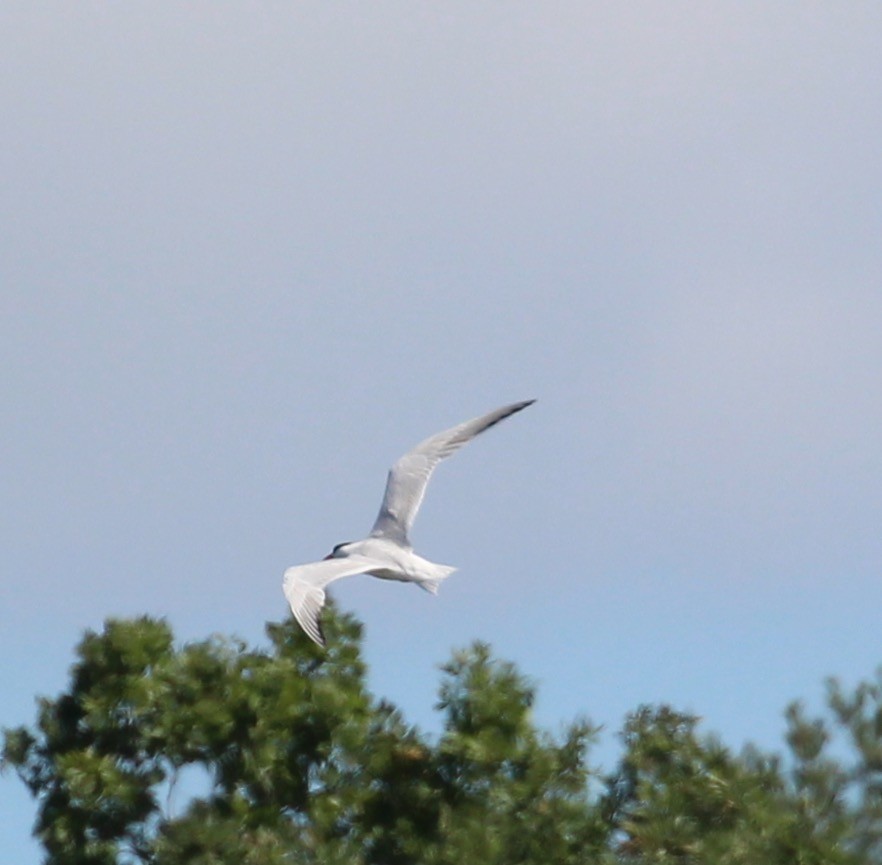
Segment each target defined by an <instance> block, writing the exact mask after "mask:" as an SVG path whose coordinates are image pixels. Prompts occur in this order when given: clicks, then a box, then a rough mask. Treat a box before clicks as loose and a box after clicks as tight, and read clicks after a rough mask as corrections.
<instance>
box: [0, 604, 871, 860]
mask: <svg viewBox="0 0 882 865" xmlns="http://www.w3.org/2000/svg"><path fill="white" fill-rule="evenodd" d="M325 622H326V633H327V636H328V648H327V649H326V650H322V649H320V648H318V647H317V646H316V645H315V644H314V643H312V642H311V641H310V640H309V639H308V638H306V637H305V635H304V634H303V633H302V632H301V631H300V630H299V628H297V626H296V625H295V624H293V622H291V621H289V622H285V623H282V624H269V625H268V626H267V634H268V637H269V646H268V647H266V648H253V647H248V646H246V645H245V644H244V643H242V642H241V641H236V640H230V639H223V638H219V637H213V638H211V639H208V640H204V641H201V642H195V643H191V644H189V645H185V646H183V647H176V646H175V643H174V639H173V635H172V632H171V630H170V628H169V627H168V625H167V624H166V623H165V622H164V621H161V620H156V619H151V618H140V619H135V620H128V621H114V620H111V621H108V622H107V623H106V624H105V627H104V629H103V630H102V631H101V632H100V633H93V632H87V633H86V635H85V636H84V638H83V639H82V641H81V643H80V644H79V646H78V647H77V659H76V662H75V664H74V666H73V668H72V671H71V678H70V683H69V687H68V688H67V690H66V691H65V692H64V693H62V694H61V695H59V696H58V697H57V698H56V699H54V700H49V699H43V700H41V701H40V705H39V713H38V718H37V722H36V724H35V726H34V727H33V728H27V727H20V728H17V729H14V730H7V731H5V741H4V749H3V763H4V765H5V766H9V767H12V768H14V769H15V771H17V772H18V774H19V775H20V777H21V778H22V779H23V781H24V782H25V783H26V784H27V785H28V787H29V788H30V790H31V792H32V793H33V794H34V796H35V797H36V799H37V802H38V817H37V823H36V827H35V832H36V834H37V836H38V837H39V839H40V841H41V842H42V844H43V846H44V848H45V850H46V854H47V862H48V863H52V865H68V863H71V865H72V863H77V865H110V863H114V865H127V863H149V865H179V863H188V865H226V863H237V865H241V863H244V865H252V863H253V865H257V863H260V865H281V863H286V865H292V863H293V865H300V863H322V865H337V863H347V865H352V863H355V865H381V863H382V865H411V863H413V865H463V863H465V865H471V863H481V865H538V863H542V865H587V863H592V865H649V863H678V865H687V863H689V865H692V863H695V865H697V863H701V865H748V863H749V865H785V863H786V865H821V863H823V865H851V863H873V862H882V673H880V676H879V678H878V680H877V681H876V682H875V683H870V684H864V685H861V686H859V687H858V688H857V689H856V690H855V691H854V692H853V693H846V692H845V691H844V689H842V688H841V687H840V686H839V685H838V684H836V683H835V682H831V683H830V684H829V686H828V707H829V708H828V713H827V717H824V718H814V719H811V718H807V717H806V715H805V712H804V710H803V709H802V708H801V707H800V706H799V705H798V704H794V705H792V706H791V707H790V708H789V709H788V710H787V723H788V729H787V745H788V752H787V754H786V755H784V756H779V755H769V754H763V753H760V752H759V751H758V750H756V749H754V748H748V749H746V750H744V751H743V752H742V753H740V754H734V753H732V752H731V751H730V750H729V749H727V748H726V747H725V746H724V745H723V744H722V743H720V742H719V741H718V740H716V739H715V738H714V737H712V736H707V735H702V734H701V733H700V732H699V730H698V721H697V719H696V718H695V717H694V716H691V715H687V714H683V713H680V712H677V711H676V710H674V709H672V708H670V707H667V706H658V707H648V706H647V707H641V708H639V709H638V710H637V711H635V712H634V713H633V714H631V715H630V716H629V717H628V718H627V719H626V722H625V725H624V729H623V732H622V741H623V752H622V756H621V758H620V760H619V762H618V765H617V766H616V767H615V770H614V771H613V772H612V773H611V774H610V775H609V776H608V777H606V778H605V779H603V778H602V777H601V776H600V775H599V774H597V773H596V772H594V771H592V770H590V769H589V767H588V764H587V750H588V746H589V744H590V742H591V739H592V737H593V735H594V732H595V731H594V729H593V728H592V727H591V725H590V724H589V723H588V722H586V721H577V722H575V723H573V724H571V725H570V726H569V727H567V728H566V729H565V730H564V731H563V733H562V734H561V735H560V736H559V737H555V736H551V735H550V734H548V733H547V732H545V731H542V730H540V729H538V728H537V727H536V725H535V724H534V722H533V720H532V717H531V707H532V704H533V700H534V695H535V692H534V689H533V687H532V685H531V684H530V683H529V682H528V681H527V680H526V679H525V677H524V676H523V675H522V674H521V673H520V672H519V671H518V670H517V669H516V668H515V667H514V666H513V665H512V664H510V663H506V662H503V661H500V660H497V659H495V658H493V656H492V654H491V652H490V649H489V647H488V646H487V645H485V644H482V643H475V644H474V645H473V646H471V647H470V648H468V649H466V650H463V651H461V652H457V653H455V654H454V656H453V658H452V659H451V661H450V662H449V663H448V664H447V665H445V666H444V667H443V668H442V680H441V685H440V691H439V697H440V699H439V709H440V710H441V712H442V717H443V730H442V732H441V734H440V735H439V736H437V737H434V738H432V739H430V738H429V737H427V736H426V735H425V734H423V733H421V732H420V731H419V730H417V729H415V728H414V727H413V726H412V725H409V724H408V723H407V722H406V720H405V719H404V718H403V717H402V715H401V713H400V712H399V711H398V710H397V709H395V707H394V706H392V705H390V704H389V703H388V702H386V701H384V700H380V699H377V698H376V697H374V696H373V695H371V694H370V693H369V692H368V690H367V688H366V685H365V668H364V664H363V663H362V661H361V658H360V654H359V639H360V630H361V629H360V626H359V625H358V623H357V622H356V621H355V620H354V619H353V618H352V617H350V616H346V615H339V614H337V613H336V611H335V610H334V608H333V605H331V606H329V607H328V608H327V612H326V618H325ZM834 751H835V753H836V754H837V755H838V759H834V758H833V757H832V756H831V753H832V752H834ZM843 755H846V756H843ZM194 771H195V772H197V773H200V774H201V777H202V778H203V779H204V782H205V783H204V786H205V788H206V789H205V791H204V792H200V793H198V794H197V793H194V792H192V791H190V792H189V793H188V796H187V797H185V800H184V807H183V808H182V809H181V810H180V811H176V810H175V809H173V808H172V807H171V804H170V803H171V802H172V801H173V800H174V799H175V798H176V797H175V796H173V795H171V794H172V792H173V791H174V789H175V787H176V785H177V784H178V783H179V779H180V778H181V777H182V775H183V776H186V775H187V773H188V772H189V773H192V772H194Z"/></svg>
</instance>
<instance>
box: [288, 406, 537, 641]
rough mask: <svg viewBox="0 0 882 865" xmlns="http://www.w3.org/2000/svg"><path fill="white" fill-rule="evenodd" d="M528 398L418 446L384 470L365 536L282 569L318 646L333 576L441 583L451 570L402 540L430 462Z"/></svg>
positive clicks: (429, 587)
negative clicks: (382, 491) (319, 557)
mask: <svg viewBox="0 0 882 865" xmlns="http://www.w3.org/2000/svg"><path fill="white" fill-rule="evenodd" d="M533 402H534V400H527V401H525V402H518V403H513V404H511V405H507V406H503V407H502V408H499V409H496V410H495V411H492V412H488V413H487V414H485V415H482V416H481V417H478V418H475V419H474V420H470V421H466V422H465V423H462V424H459V425H458V426H455V427H453V428H452V429H449V430H444V431H443V432H440V433H436V434H435V435H433V436H431V437H430V438H427V439H426V440H425V441H423V442H421V443H420V444H418V445H417V446H416V447H415V448H414V449H413V450H411V451H408V452H407V453H406V454H405V455H404V456H403V457H401V459H399V460H398V461H397V462H396V463H395V465H394V466H392V468H391V469H390V471H389V478H388V480H387V482H386V492H385V494H384V495H383V503H382V505H381V506H380V512H379V514H378V515H377V519H376V522H375V523H374V527H373V529H372V530H371V533H370V535H369V536H368V537H367V538H365V539H364V540H361V541H348V542H346V543H342V544H337V546H335V547H334V549H333V550H332V552H331V553H330V555H328V556H326V557H325V558H324V559H322V560H321V561H320V562H311V563H310V564H306V565H296V566H294V567H292V568H288V570H287V571H285V579H284V584H283V588H284V592H285V597H286V598H287V599H288V603H289V604H290V605H291V611H292V612H293V613H294V616H295V618H296V619H297V621H298V622H299V623H300V625H301V627H302V628H303V630H304V631H306V633H307V634H308V635H309V637H310V638H311V639H313V640H314V641H315V642H316V643H318V644H319V645H324V638H323V636H322V631H321V624H320V621H319V616H320V614H321V609H322V606H323V604H324V602H325V591H324V589H325V586H326V585H328V583H331V582H333V581H334V580H339V579H341V578H343V577H348V576H353V575H355V574H370V575H371V576H374V577H379V578H380V579H382V580H398V581H399V582H403V583H416V584H417V585H418V586H419V587H420V588H422V589H425V590H426V591H427V592H431V593H432V594H435V593H436V592H437V591H438V586H439V585H440V583H441V581H442V580H444V579H445V578H446V577H448V576H450V574H452V573H453V572H454V571H455V570H456V568H453V567H450V566H449V565H439V564H436V563H435V562H430V561H429V560H428V559H424V558H422V556H418V555H417V554H416V553H415V552H414V551H413V548H412V547H411V545H410V540H409V538H408V532H409V530H410V527H411V525H413V521H414V518H415V517H416V514H417V511H418V510H419V507H420V504H421V503H422V500H423V496H424V494H425V491H426V486H427V484H428V482H429V478H430V477H431V475H432V472H433V470H434V469H435V466H436V465H437V464H438V463H439V462H441V460H442V459H444V458H445V457H448V456H450V454H452V453H454V451H456V450H458V449H459V448H461V447H462V446H463V445H464V444H466V443H467V442H469V441H471V440H472V439H473V438H474V437H475V436H476V435H479V434H480V433H482V432H484V430H487V429H489V428H490V427H491V426H494V425H495V424H497V423H499V421H501V420H504V419H505V418H507V417H509V416H510V415H513V414H514V413H515V412H519V411H521V409H524V408H526V407H527V406H528V405H532V403H533Z"/></svg>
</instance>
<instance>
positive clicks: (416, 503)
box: [371, 399, 535, 546]
mask: <svg viewBox="0 0 882 865" xmlns="http://www.w3.org/2000/svg"><path fill="white" fill-rule="evenodd" d="M534 402H535V400H532V399H529V400H524V401H523V402H515V403H512V404H511V405H507V406H503V407H502V408H498V409H496V410H495V411H491V412H488V413H487V414H485V415H481V417H476V418H474V419H473V420H468V421H466V422H465V423H461V424H459V425H458V426H455V427H453V428H451V429H448V430H444V431H443V432H439V433H435V435H433V436H431V437H429V438H427V439H426V440H425V441H423V442H420V444H418V445H417V446H416V447H415V448H414V449H413V450H411V451H408V453H406V454H405V455H404V456H403V457H401V459H399V460H398V462H396V463H395V465H394V466H392V468H391V469H390V471H389V478H388V480H387V481H386V492H385V494H384V496H383V504H382V505H381V506H380V513H379V514H378V515H377V520H376V522H375V523H374V527H373V529H372V530H371V536H372V537H375V538H377V537H380V538H389V539H390V540H393V541H396V542H397V543H399V544H403V545H405V546H408V545H409V541H408V537H407V536H408V532H409V531H410V527H411V526H412V525H413V521H414V518H415V517H416V515H417V511H418V510H419V508H420V504H422V501H423V496H424V495H425V493H426V486H427V484H428V483H429V478H430V477H431V476H432V472H433V471H434V470H435V466H437V465H438V463H439V462H441V460H443V459H444V458H445V457H449V456H450V455H451V454H452V453H454V452H455V451H457V450H459V448H461V447H462V446H463V445H464V444H466V443H467V442H469V441H471V440H472V439H473V438H474V437H475V436H476V435H479V434H480V433H482V432H484V430H487V429H490V427H492V426H494V425H495V424H498V423H499V422H500V421H501V420H505V418H507V417H510V416H511V415H513V414H515V412H519V411H521V409H525V408H526V407H527V406H528V405H532V404H533V403H534Z"/></svg>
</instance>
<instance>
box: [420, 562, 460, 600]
mask: <svg viewBox="0 0 882 865" xmlns="http://www.w3.org/2000/svg"><path fill="white" fill-rule="evenodd" d="M455 570H456V568H452V567H450V565H435V576H434V577H430V578H429V579H426V580H420V581H419V582H418V583H417V585H418V586H419V587H420V588H421V589H425V590H426V591H427V592H429V593H430V594H433V595H437V594H438V587H439V586H440V585H441V583H443V582H444V580H446V579H447V578H448V577H449V576H450V575H451V574H452V573H453V572H454V571H455Z"/></svg>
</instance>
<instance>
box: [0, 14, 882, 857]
mask: <svg viewBox="0 0 882 865" xmlns="http://www.w3.org/2000/svg"><path fill="white" fill-rule="evenodd" d="M619 6H620V7H621V8H618V7H619ZM0 34H2V35H0V41H2V51H0V72H2V74H0V107H2V115H3V117H4V135H3V138H4V142H3V147H2V148H0V176H2V177H3V200H4V202H5V203H6V206H5V207H4V208H3V210H2V215H0V220H2V225H0V359H2V365H3V369H4V370H5V375H4V376H2V378H0V398H2V405H3V410H4V423H3V425H2V428H0V447H2V453H3V459H2V462H0V465H2V487H3V490H4V494H3V496H2V500H0V508H2V518H0V538H2V548H3V557H2V568H3V574H2V580H0V592H2V595H0V641H2V656H3V658H4V659H5V661H4V663H3V665H2V669H0V676H2V679H0V689H2V694H3V700H2V707H0V724H3V725H7V726H8V725H14V724H19V723H30V722H31V721H32V719H33V718H34V697H35V695H36V694H49V695H52V694H55V693H57V692H58V691H59V690H60V689H61V688H62V687H63V686H64V684H65V682H66V677H67V670H68V667H69V664H70V662H71V660H72V649H73V646H74V644H75V643H76V642H77V640H78V639H79V637H80V635H81V634H82V632H83V630H84V629H85V628H87V627H91V628H97V627H100V626H101V623H102V622H103V620H104V619H105V618H106V617H107V616H126V615H136V614H142V613H150V614H153V615H157V616H166V617H168V619H169V621H170V622H171V623H172V625H173V626H174V628H175V631H176V633H177V635H178V636H179V638H180V639H182V640H187V639H198V638H203V637H205V636H206V635H208V634H209V633H212V632H220V633H235V634H238V635H240V636H242V637H244V638H246V639H247V640H251V641H262V639H263V636H262V635H263V625H264V623H265V622H266V621H267V620H276V619H278V618H280V617H282V616H284V615H286V609H285V603H284V599H283V597H282V594H281V574H282V572H283V571H284V569H285V568H286V567H287V566H288V565H291V564H295V563H298V562H302V561H310V560H313V559H314V558H316V557H318V556H320V555H323V554H324V553H325V552H326V551H327V550H328V549H330V547H331V546H332V545H333V544H334V543H336V542H338V541H341V540H346V539H349V538H353V537H359V536H360V535H361V534H363V533H364V532H365V531H366V530H367V529H368V528H369V526H370V524H371V522H372V520H373V517H374V515H375V513H376V509H377V507H378V504H379V500H380V496H381V493H382V486H383V482H384V478H385V472H386V470H387V468H388V466H389V465H390V464H391V462H392V461H393V460H394V459H395V458H396V457H397V456H398V455H399V454H400V453H401V452H403V451H404V450H406V449H407V448H408V447H410V446H411V445H413V444H414V443H415V442H417V441H419V440H420V439H421V438H423V437H425V436H426V435H428V434H430V433H432V432H434V431H436V430H438V429H441V428H444V427H446V426H449V425H451V424H453V423H456V422H458V421H460V420H463V419H465V418H468V417H472V416H474V415H476V414H480V413H482V412H484V411H487V410H489V409H491V408H494V407H496V406H498V405H501V404H503V403H506V402H510V401H514V400H517V399H524V398H533V397H535V398H537V399H538V402H537V404H536V405H535V406H533V407H532V408H530V409H529V410H528V411H526V412H524V413H523V414H521V415H518V416H517V417H516V418H513V419H512V420H511V421H508V422H506V424H504V425H502V426H500V427H498V428H496V429H494V430H493V431H492V432H490V433H488V434H487V436H486V437H482V438H481V439H480V440H478V441H477V442H475V443H474V444H472V445H471V446H470V447H469V448H467V449H466V450H464V451H463V452H462V453H460V454H458V455H457V456H456V457H455V458H454V459H453V460H451V461H450V462H449V463H446V464H445V465H443V466H442V467H441V469H440V470H439V472H438V473H437V475H436V477H435V479H434V480H433V484H432V488H431V489H430V492H429V496H428V497H427V499H426V503H425V506H424V509H423V511H422V512H421V515H420V519H419V520H418V521H417V524H416V527H415V531H414V540H415V543H416V545H417V549H418V551H419V552H420V553H422V554H423V555H426V556H427V557H429V558H432V559H435V560H438V561H441V562H445V563H449V564H454V565H457V566H458V567H459V569H460V570H459V571H458V573H457V574H455V575H454V576H453V577H452V578H451V579H450V580H449V581H448V582H447V583H446V584H445V586H444V588H443V590H442V592H441V593H440V595H439V596H438V597H437V598H431V597H429V596H428V595H426V594H425V593H423V592H419V591H416V590H415V589H413V588H412V587H408V586H401V585H396V584H387V583H384V582H380V581H377V580H370V579H369V578H355V579H352V580H347V581H343V582H342V583H340V584H338V586H337V587H335V592H334V594H335V596H336V598H337V599H338V601H339V602H340V603H341V605H343V606H344V607H345V608H347V609H351V610H353V611H355V612H356V613H357V615H358V616H359V617H360V618H361V619H362V620H363V621H364V623H365V627H366V635H365V643H364V647H365V654H366V657H367V659H368V661H369V663H370V664H371V670H372V671H371V684H372V686H373V687H374V688H375V690H376V691H378V692H379V693H382V694H385V695H387V696H389V697H391V698H392V699H393V700H395V701H396V702H397V703H399V705H401V706H402V708H403V709H404V710H405V712H406V713H407V714H408V716H409V717H411V718H413V719H414V720H416V721H418V722H419V723H420V724H422V725H424V726H425V727H427V728H430V729H431V728H432V725H433V724H435V723H436V722H435V720H434V715H433V712H432V704H433V702H434V695H435V689H436V686H437V683H438V670H437V665H438V664H439V663H442V662H443V661H445V660H446V659H447V658H448V656H449V653H450V651H451V649H452V648H454V647H459V646H462V645H464V644H467V643H468V642H470V641H471V640H473V639H477V638H480V639H483V640H487V641H489V642H490V643H491V644H492V645H493V647H494V649H495V651H496V652H497V653H498V654H499V655H501V656H503V657H507V658H511V659H513V660H515V661H516V662H517V663H518V664H519V666H520V667H521V668H522V670H523V671H524V672H525V673H527V674H528V675H530V676H531V677H533V679H534V680H535V681H536V682H537V684H538V686H539V694H540V699H539V704H538V708H537V712H538V715H539V718H540V720H541V721H542V722H543V723H545V724H547V725H549V726H551V727H552V728H556V727H557V725H558V724H560V723H561V722H564V721H567V720H569V719H571V718H573V717H574V716H575V715H578V714H581V713H585V714H587V715H589V716H590V717H591V718H592V719H594V720H595V721H596V722H598V723H602V724H604V725H605V726H606V729H607V733H606V734H605V738H604V740H602V742H601V744H600V746H599V747H598V749H597V759H598V760H599V761H601V762H603V763H605V765H606V767H607V768H609V766H610V761H611V760H612V759H613V757H614V753H615V747H614V740H613V736H612V732H613V731H614V730H615V729H616V728H618V726H619V725H620V724H621V722H622V719H623V716H624V714H625V712H627V711H628V710H630V709H633V708H635V707H636V706H637V705H638V704H640V703H643V702H653V701H661V700H664V701H667V702H670V703H672V704H674V705H676V706H678V707H680V708H683V709H688V710H691V711H695V712H696V713H698V714H699V715H701V716H702V717H703V718H704V726H705V729H706V730H708V731H716V732H719V733H720V734H721V735H722V736H723V737H724V739H725V740H726V741H727V742H728V743H730V744H731V745H733V746H735V747H738V746H740V745H741V744H742V743H743V742H744V741H746V740H753V741H756V742H758V743H760V744H761V745H764V746H767V747H778V746H779V745H780V739H781V733H782V731H783V721H782V718H781V713H782V710H783V708H784V706H785V704H786V703H787V702H788V701H789V700H790V699H793V698H797V697H804V698H806V699H807V700H808V701H809V703H810V704H814V705H817V704H818V702H819V698H820V695H821V693H822V681H823V679H824V677H825V676H827V675H836V676H839V677H841V678H842V679H843V680H844V681H845V682H847V683H853V682H856V681H857V680H858V679H860V678H866V677H869V676H870V675H871V674H872V672H873V671H874V669H875V668H876V666H877V665H878V664H879V663H880V661H882V646H880V641H879V611H880V609H882V581H880V579H879V575H880V566H882V533H880V531H879V518H880V511H882V508H880V505H882V501H880V499H882V452H880V447H879V442H880V437H882V401H880V399H879V393H880V386H882V338H880V333H882V244H880V243H879V238H880V237H882V204H880V202H882V157H880V152H879V142H880V141H882V114H880V112H879V110H878V109H879V105H880V104H882V74H880V73H882V68H880V65H882V61H880V59H879V51H878V45H879V41H880V37H882V8H880V7H879V5H878V4H876V3H869V2H865V3H862V2H856V3H850V4H847V5H843V4H821V3H803V4H767V3H759V2H731V3H727V2H722V3H715V4H704V5H699V6H696V4H690V3H682V2H666V3H648V2H635V3H629V4H618V6H617V5H616V4H599V3H574V2H548V3H542V4H528V3H521V2H507V3H489V4H470V3H458V2H453V3H447V4H443V5H438V4H414V3H404V2H380V3H374V4H370V5H369V6H368V5H364V4H354V3H339V4H282V3H265V4H217V3H208V2H193V3H188V4H178V5H176V6H172V5H168V4H162V5H156V4H103V3H92V2H83V3H77V4H60V5H59V4H52V5H50V4H43V3H33V2H29V3H7V4H4V6H3V8H2V10H0ZM0 789H2V801H3V807H2V808H0V849H2V850H3V851H4V854H5V857H6V859H8V861H15V862H17V863H22V865H31V863H36V862H38V861H39V850H38V848H37V846H36V845H35V844H34V843H33V841H31V840H30V839H29V828H30V825H31V822H32V820H33V815H34V810H33V806H32V804H31V802H30V800H29V799H28V797H27V794H26V792H25V790H24V787H23V786H22V785H21V784H20V783H19V782H18V780H17V779H16V778H14V777H13V776H4V777H3V778H2V779H0Z"/></svg>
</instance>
